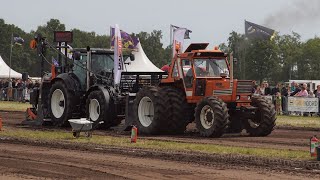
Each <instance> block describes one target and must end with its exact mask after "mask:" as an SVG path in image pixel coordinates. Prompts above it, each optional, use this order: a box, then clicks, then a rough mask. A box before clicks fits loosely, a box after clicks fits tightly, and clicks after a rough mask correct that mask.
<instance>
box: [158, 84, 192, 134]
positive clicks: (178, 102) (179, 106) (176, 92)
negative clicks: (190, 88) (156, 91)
mask: <svg viewBox="0 0 320 180" xmlns="http://www.w3.org/2000/svg"><path fill="white" fill-rule="evenodd" d="M160 91H163V93H164V94H166V95H167V96H168V98H169V101H168V102H169V103H168V108H169V109H168V111H167V112H166V113H167V114H168V126H167V133H169V134H181V133H184V131H185V130H186V126H187V125H188V124H189V122H190V119H194V114H190V113H189V111H188V104H187V100H186V96H185V94H184V92H182V91H181V90H180V89H177V88H175V87H163V88H162V89H161V90H160ZM191 112H192V111H191ZM190 116H191V117H190Z"/></svg>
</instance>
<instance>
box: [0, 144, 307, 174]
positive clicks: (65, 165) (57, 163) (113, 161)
mask: <svg viewBox="0 0 320 180" xmlns="http://www.w3.org/2000/svg"><path fill="white" fill-rule="evenodd" d="M39 178H40V179H43V178H47V179H79V178H82V179H200V178H201V179H204V178H205V179H302V178H303V179H308V178H309V177H303V176H302V175H293V174H290V173H282V172H281V171H280V172H273V171H268V170H263V169H260V170H257V169H251V168H244V167H228V166H224V165H219V166H205V165H199V164H197V163H190V162H189V163H184V162H178V161H169V160H161V158H147V157H143V158H141V157H134V156H126V155H121V156H119V155H118V154H111V153H108V154H106V153H99V152H88V151H78V150H72V151H70V150H66V149H60V148H48V147H39V146H31V145H22V144H11V143H2V142H0V179H39Z"/></svg>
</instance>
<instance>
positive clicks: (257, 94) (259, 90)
mask: <svg viewBox="0 0 320 180" xmlns="http://www.w3.org/2000/svg"><path fill="white" fill-rule="evenodd" d="M253 95H254V96H261V95H263V92H262V91H261V88H260V86H257V88H256V90H255V92H254V93H253Z"/></svg>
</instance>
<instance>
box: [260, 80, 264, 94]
mask: <svg viewBox="0 0 320 180" xmlns="http://www.w3.org/2000/svg"><path fill="white" fill-rule="evenodd" d="M259 90H260V91H261V95H265V83H264V82H262V83H261V84H260V88H259Z"/></svg>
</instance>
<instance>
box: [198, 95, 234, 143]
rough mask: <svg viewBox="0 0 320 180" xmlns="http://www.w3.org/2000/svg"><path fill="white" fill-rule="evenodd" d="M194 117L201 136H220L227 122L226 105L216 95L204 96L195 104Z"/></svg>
mask: <svg viewBox="0 0 320 180" xmlns="http://www.w3.org/2000/svg"><path fill="white" fill-rule="evenodd" d="M195 118H196V127H197V129H198V130H199V132H200V135H201V136H204V137H221V136H222V135H223V133H224V132H225V130H226V127H227V125H228V123H229V114H228V108H227V105H226V103H224V102H223V101H222V100H221V99H219V98H217V97H205V98H203V99H202V100H201V101H199V102H198V104H197V106H196V109H195ZM207 119H208V120H207Z"/></svg>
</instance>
